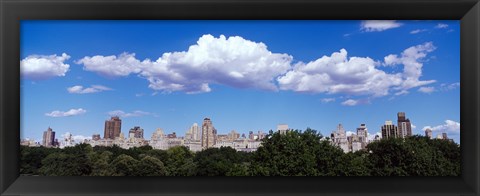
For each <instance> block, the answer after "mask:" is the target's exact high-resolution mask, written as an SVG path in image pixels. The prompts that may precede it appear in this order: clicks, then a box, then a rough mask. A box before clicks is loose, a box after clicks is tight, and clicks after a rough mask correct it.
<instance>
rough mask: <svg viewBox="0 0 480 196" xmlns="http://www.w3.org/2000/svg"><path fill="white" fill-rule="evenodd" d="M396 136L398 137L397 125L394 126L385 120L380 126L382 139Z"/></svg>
mask: <svg viewBox="0 0 480 196" xmlns="http://www.w3.org/2000/svg"><path fill="white" fill-rule="evenodd" d="M397 137H400V136H399V133H398V127H397V126H395V125H394V124H393V123H392V121H385V125H383V126H382V139H388V138H397Z"/></svg>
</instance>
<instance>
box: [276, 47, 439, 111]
mask: <svg viewBox="0 0 480 196" xmlns="http://www.w3.org/2000/svg"><path fill="white" fill-rule="evenodd" d="M433 50H435V47H434V46H433V44H432V43H431V42H427V43H425V44H421V45H417V46H412V47H410V48H407V49H405V50H404V51H403V52H402V54H401V55H396V54H390V55H388V56H386V57H385V58H384V63H383V65H384V66H395V65H398V64H402V65H403V66H404V69H403V72H401V73H386V72H385V71H383V70H380V69H378V68H377V67H379V65H382V63H380V62H377V61H374V60H373V59H371V58H369V57H348V52H347V50H345V49H341V50H340V51H339V52H334V53H332V54H331V55H330V56H323V57H321V58H319V59H317V60H315V61H311V62H308V63H303V62H299V63H297V64H296V65H295V66H294V67H293V69H291V70H290V71H288V72H287V73H286V74H284V75H282V76H279V77H278V78H277V81H278V84H279V86H280V89H281V90H292V91H296V92H311V93H327V94H336V93H342V94H348V95H357V96H358V95H367V96H373V97H381V96H386V95H388V94H389V91H390V90H394V91H397V92H395V95H401V94H407V93H408V89H410V88H414V87H418V86H423V85H428V84H431V83H433V82H435V80H428V81H421V80H419V78H420V76H421V75H422V67H423V63H422V62H421V61H422V60H423V58H424V57H426V55H427V53H429V52H432V51H433ZM343 104H344V105H350V106H352V105H357V104H358V103H357V102H356V101H355V100H347V101H346V102H344V103H343Z"/></svg>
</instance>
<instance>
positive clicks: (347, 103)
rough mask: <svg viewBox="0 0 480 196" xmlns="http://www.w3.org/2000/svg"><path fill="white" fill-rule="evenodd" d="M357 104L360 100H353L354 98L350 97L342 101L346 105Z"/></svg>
mask: <svg viewBox="0 0 480 196" xmlns="http://www.w3.org/2000/svg"><path fill="white" fill-rule="evenodd" d="M357 104H358V101H357V100H353V99H348V100H346V101H344V102H342V105H346V106H354V105H357Z"/></svg>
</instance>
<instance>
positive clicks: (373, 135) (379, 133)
mask: <svg viewBox="0 0 480 196" xmlns="http://www.w3.org/2000/svg"><path fill="white" fill-rule="evenodd" d="M367 134H368V135H367V138H368V141H373V140H375V136H377V135H378V137H379V138H382V133H381V132H377V133H375V134H370V133H367Z"/></svg>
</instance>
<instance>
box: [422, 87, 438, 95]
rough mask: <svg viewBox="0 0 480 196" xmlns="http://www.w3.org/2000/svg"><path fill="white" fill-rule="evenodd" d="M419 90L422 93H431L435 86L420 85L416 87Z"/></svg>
mask: <svg viewBox="0 0 480 196" xmlns="http://www.w3.org/2000/svg"><path fill="white" fill-rule="evenodd" d="M418 91H419V92H422V93H427V94H430V93H433V92H434V91H435V87H432V86H429V87H420V88H419V89H418Z"/></svg>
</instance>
